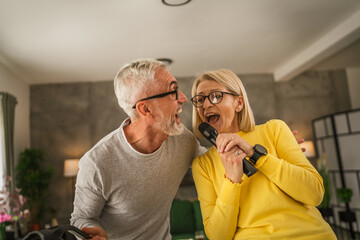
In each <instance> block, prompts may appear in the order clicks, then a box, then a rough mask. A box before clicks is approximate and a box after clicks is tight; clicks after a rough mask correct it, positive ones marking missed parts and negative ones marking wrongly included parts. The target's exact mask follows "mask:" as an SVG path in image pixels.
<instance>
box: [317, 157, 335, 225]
mask: <svg viewBox="0 0 360 240" xmlns="http://www.w3.org/2000/svg"><path fill="white" fill-rule="evenodd" d="M317 167H318V172H319V174H320V176H321V177H322V179H323V185H324V190H325V192H324V197H323V200H322V202H321V203H320V205H319V206H318V209H319V211H320V213H321V215H322V216H323V218H324V219H326V220H328V219H329V217H334V210H333V208H332V207H331V206H330V205H331V183H330V176H329V170H328V167H327V161H326V154H323V156H322V158H320V159H318V161H317Z"/></svg>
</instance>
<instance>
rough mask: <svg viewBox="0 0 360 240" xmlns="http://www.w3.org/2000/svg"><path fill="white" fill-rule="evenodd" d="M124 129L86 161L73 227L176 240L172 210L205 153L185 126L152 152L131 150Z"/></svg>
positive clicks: (121, 235)
mask: <svg viewBox="0 0 360 240" xmlns="http://www.w3.org/2000/svg"><path fill="white" fill-rule="evenodd" d="M126 124H128V122H127V121H126V120H125V121H124V122H123V123H122V124H121V126H120V127H119V128H118V129H116V130H115V131H113V132H112V133H110V134H108V135H107V136H106V137H104V138H103V139H102V140H100V141H99V142H98V143H97V144H96V145H95V146H94V147H93V148H92V149H91V150H90V151H88V152H87V153H86V154H85V155H84V156H83V157H82V158H81V160H80V164H79V168H80V170H79V173H78V176H77V182H76V191H75V200H74V211H73V213H72V215H71V224H72V225H75V226H77V227H78V228H82V227H85V226H94V225H96V226H101V227H102V228H104V229H105V231H106V232H107V234H108V237H109V239H126V240H129V239H146V240H148V239H171V235H170V220H169V212H170V207H171V203H172V200H173V198H174V197H175V194H176V192H177V190H178V188H179V185H180V183H181V180H182V178H183V177H184V175H185V173H186V171H187V169H188V168H189V166H190V165H191V161H192V160H193V159H194V158H195V157H196V156H197V155H199V154H202V153H204V152H205V148H202V147H200V145H199V142H198V141H197V140H196V138H195V137H194V136H193V134H192V133H191V132H190V131H189V130H188V129H186V128H185V127H184V132H183V133H182V134H181V135H179V136H170V137H168V138H167V139H166V140H165V142H164V143H163V144H162V145H161V147H160V148H159V149H158V150H156V151H155V152H154V153H151V154H142V153H140V152H138V151H136V150H135V149H133V148H132V147H131V145H130V144H129V143H128V142H127V140H126V137H125V135H124V131H123V127H124V125H126Z"/></svg>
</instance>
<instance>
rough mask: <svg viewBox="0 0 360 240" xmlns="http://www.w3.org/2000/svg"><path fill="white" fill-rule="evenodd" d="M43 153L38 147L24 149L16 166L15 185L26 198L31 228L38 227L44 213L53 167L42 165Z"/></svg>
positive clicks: (37, 228) (43, 160) (36, 228)
mask: <svg viewBox="0 0 360 240" xmlns="http://www.w3.org/2000/svg"><path fill="white" fill-rule="evenodd" d="M44 163H45V158H44V153H43V151H41V150H38V149H32V148H29V149H25V150H24V151H23V152H22V153H21V154H20V159H19V163H18V165H17V166H16V169H15V171H16V185H17V187H18V188H19V189H21V194H22V195H23V196H24V197H26V198H27V203H28V206H29V210H30V213H31V223H32V224H33V227H32V228H33V229H32V230H39V229H40V222H41V220H42V218H43V216H44V214H45V209H46V208H45V204H46V199H47V196H48V194H47V193H48V189H49V186H50V181H51V177H52V174H53V171H54V170H53V168H51V167H46V166H45V165H44Z"/></svg>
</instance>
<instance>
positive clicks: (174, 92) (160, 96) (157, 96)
mask: <svg viewBox="0 0 360 240" xmlns="http://www.w3.org/2000/svg"><path fill="white" fill-rule="evenodd" d="M170 94H175V96H176V100H178V88H176V89H175V90H174V91H170V92H166V93H161V94H157V95H154V96H151V97H147V98H143V99H140V100H139V101H137V102H136V103H135V104H134V106H132V108H133V109H135V108H136V104H137V103H138V102H140V101H144V100H148V99H153V98H162V97H165V96H167V95H170Z"/></svg>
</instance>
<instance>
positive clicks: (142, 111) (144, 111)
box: [136, 102, 151, 118]
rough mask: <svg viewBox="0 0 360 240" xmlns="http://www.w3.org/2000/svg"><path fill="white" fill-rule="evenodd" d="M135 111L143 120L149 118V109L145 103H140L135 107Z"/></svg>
mask: <svg viewBox="0 0 360 240" xmlns="http://www.w3.org/2000/svg"><path fill="white" fill-rule="evenodd" d="M136 110H137V111H138V114H139V115H141V116H143V117H145V118H146V117H147V116H149V114H150V113H151V111H150V109H149V107H148V106H147V105H146V104H145V103H142V102H140V103H138V104H137V105H136Z"/></svg>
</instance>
